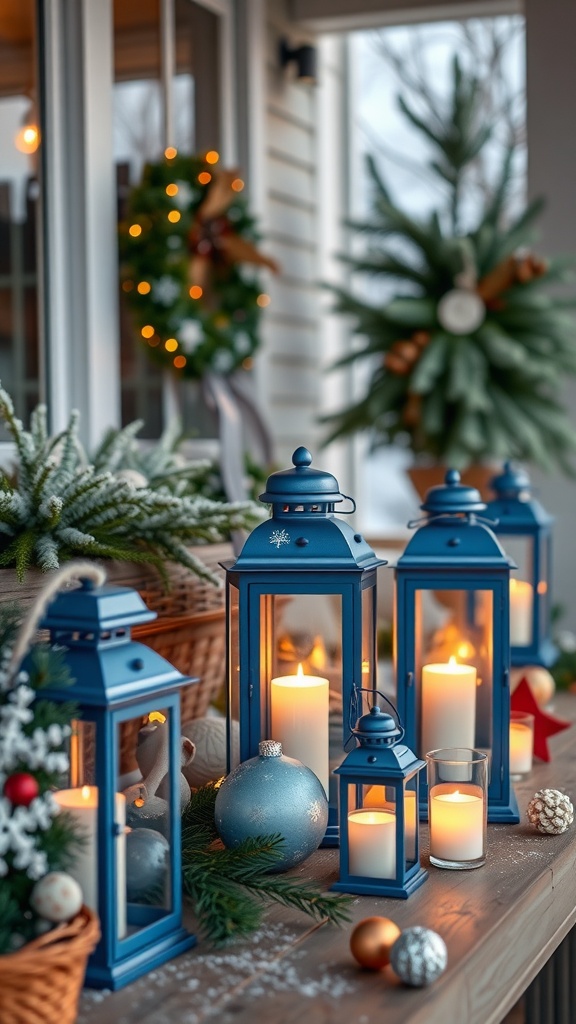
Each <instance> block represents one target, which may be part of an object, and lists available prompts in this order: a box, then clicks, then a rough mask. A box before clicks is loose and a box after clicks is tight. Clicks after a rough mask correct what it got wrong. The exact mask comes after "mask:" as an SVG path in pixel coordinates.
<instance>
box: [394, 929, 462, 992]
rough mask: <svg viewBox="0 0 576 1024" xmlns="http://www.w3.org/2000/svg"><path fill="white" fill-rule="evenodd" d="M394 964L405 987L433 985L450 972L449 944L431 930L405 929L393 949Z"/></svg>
mask: <svg viewBox="0 0 576 1024" xmlns="http://www.w3.org/2000/svg"><path fill="white" fill-rule="evenodd" d="M390 963H391V964H392V967H393V969H394V970H395V972H396V974H397V975H398V977H399V978H400V980H401V981H403V982H404V984H405V985H412V986H413V987H414V988H421V987H423V986H424V985H430V984H431V982H433V981H436V978H439V977H440V975H441V974H442V972H443V971H444V970H445V969H446V964H447V963H448V950H447V949H446V943H445V942H444V939H443V938H442V937H441V936H440V935H438V933H437V932H433V931H432V930H431V929H430V928H422V927H421V926H420V925H416V926H415V927H414V928H405V929H404V931H403V932H402V934H401V935H400V937H399V938H398V939H396V942H395V943H394V945H393V946H392V949H391V950H390Z"/></svg>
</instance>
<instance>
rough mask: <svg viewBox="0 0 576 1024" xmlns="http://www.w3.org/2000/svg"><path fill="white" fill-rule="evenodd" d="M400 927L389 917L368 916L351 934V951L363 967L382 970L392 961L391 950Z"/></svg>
mask: <svg viewBox="0 0 576 1024" xmlns="http://www.w3.org/2000/svg"><path fill="white" fill-rule="evenodd" d="M399 935H400V929H399V927H398V925H397V924H394V921H391V920H390V919H389V918H388V917H366V918H364V920H363V921H359V922H358V924H357V925H356V927H355V928H354V930H353V932H352V934H351V936H350V951H351V953H352V956H353V957H354V959H355V960H357V961H358V963H359V964H360V966H361V967H368V968H370V970H372V971H380V970H382V968H383V967H386V966H387V964H389V963H390V950H391V948H392V946H393V945H394V943H395V942H396V939H397V938H398V937H399Z"/></svg>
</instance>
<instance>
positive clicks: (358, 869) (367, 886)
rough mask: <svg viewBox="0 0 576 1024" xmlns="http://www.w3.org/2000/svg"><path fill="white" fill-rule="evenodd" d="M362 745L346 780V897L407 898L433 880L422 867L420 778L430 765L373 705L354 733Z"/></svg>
mask: <svg viewBox="0 0 576 1024" xmlns="http://www.w3.org/2000/svg"><path fill="white" fill-rule="evenodd" d="M352 733H353V735H354V737H355V738H356V740H357V744H358V745H357V746H356V747H355V749H354V750H352V751H350V753H349V754H348V755H347V756H346V757H345V759H344V761H343V762H342V764H341V765H340V766H339V767H338V768H336V769H335V774H336V775H339V776H340V875H339V879H338V881H337V882H335V884H334V885H333V886H332V888H333V889H336V890H339V891H340V892H350V893H360V894H363V895H370V896H396V897H399V898H401V899H407V898H408V896H410V894H411V893H413V892H414V890H415V889H417V888H418V887H419V886H420V885H422V883H423V882H424V881H425V880H426V878H427V877H428V872H427V871H425V870H424V868H422V867H421V866H420V845H419V834H418V792H419V790H418V776H419V773H420V771H421V769H422V768H424V767H425V762H424V761H422V760H421V759H420V758H417V757H416V756H415V755H414V754H413V753H412V751H411V750H410V749H409V748H408V747H407V746H405V744H404V743H403V742H402V739H403V736H404V730H403V729H402V727H401V726H400V724H399V723H397V722H396V721H395V720H394V718H393V717H392V716H391V715H389V714H387V713H386V712H385V711H383V710H381V708H380V707H378V705H373V706H372V707H371V708H370V711H369V712H368V713H367V714H365V715H362V717H361V718H359V719H358V721H357V722H356V725H355V727H353V728H352Z"/></svg>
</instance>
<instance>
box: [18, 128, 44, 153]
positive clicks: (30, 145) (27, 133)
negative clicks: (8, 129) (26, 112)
mask: <svg viewBox="0 0 576 1024" xmlns="http://www.w3.org/2000/svg"><path fill="white" fill-rule="evenodd" d="M14 145H15V146H16V149H17V150H18V151H19V152H20V153H25V154H26V155H27V156H30V155H31V154H32V153H35V152H36V150H37V149H38V146H39V145H40V132H39V130H38V126H37V125H35V124H32V123H31V122H29V123H27V124H23V125H22V127H21V128H20V130H19V131H18V132H17V133H16V137H15V139H14Z"/></svg>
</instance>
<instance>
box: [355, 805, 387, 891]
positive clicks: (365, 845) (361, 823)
mask: <svg viewBox="0 0 576 1024" xmlns="http://www.w3.org/2000/svg"><path fill="white" fill-rule="evenodd" d="M348 869H349V871H350V874H351V875H363V876H365V877H367V878H395V877H396V815H395V814H394V813H393V812H392V811H384V810H377V809H366V810H364V809H361V810H358V811H351V812H350V814H349V815H348Z"/></svg>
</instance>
